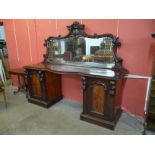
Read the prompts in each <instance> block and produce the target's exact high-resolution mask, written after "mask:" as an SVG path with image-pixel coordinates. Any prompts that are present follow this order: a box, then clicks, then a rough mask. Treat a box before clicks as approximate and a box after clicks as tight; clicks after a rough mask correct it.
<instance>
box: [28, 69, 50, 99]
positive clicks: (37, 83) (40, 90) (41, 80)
mask: <svg viewBox="0 0 155 155" xmlns="http://www.w3.org/2000/svg"><path fill="white" fill-rule="evenodd" d="M28 85H29V86H28V87H29V96H30V98H36V99H39V100H46V99H47V97H46V87H45V73H44V71H38V70H29V71H28Z"/></svg>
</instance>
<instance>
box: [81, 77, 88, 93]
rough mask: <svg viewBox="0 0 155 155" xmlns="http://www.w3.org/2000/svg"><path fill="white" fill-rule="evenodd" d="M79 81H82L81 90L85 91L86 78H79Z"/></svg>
mask: <svg viewBox="0 0 155 155" xmlns="http://www.w3.org/2000/svg"><path fill="white" fill-rule="evenodd" d="M81 80H82V89H83V90H86V88H87V83H88V82H87V78H86V77H82V78H81Z"/></svg>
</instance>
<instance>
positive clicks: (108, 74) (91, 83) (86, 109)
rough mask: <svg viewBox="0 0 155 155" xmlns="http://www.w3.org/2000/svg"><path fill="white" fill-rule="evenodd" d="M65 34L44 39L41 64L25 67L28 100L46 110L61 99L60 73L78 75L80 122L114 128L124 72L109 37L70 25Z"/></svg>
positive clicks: (119, 107)
mask: <svg viewBox="0 0 155 155" xmlns="http://www.w3.org/2000/svg"><path fill="white" fill-rule="evenodd" d="M67 28H68V30H69V34H68V35H66V36H64V37H61V36H58V37H49V38H48V39H47V40H45V44H44V45H45V47H46V48H47V53H46V54H45V55H44V61H43V62H41V63H39V64H35V65H29V66H25V67H24V68H25V79H26V85H27V90H28V101H29V102H31V103H35V104H38V105H40V106H43V107H46V108H48V107H49V106H51V105H52V104H55V103H57V102H58V101H59V100H61V99H62V98H63V95H62V89H61V74H68V75H70V74H77V75H81V80H82V89H83V112H82V113H81V115H80V119H81V120H84V121H87V122H90V123H94V124H97V125H100V126H104V127H107V128H110V129H114V127H115V125H116V123H117V121H118V119H119V117H120V115H121V112H122V109H121V95H122V88H123V85H122V80H123V78H124V75H125V74H126V70H125V69H124V68H123V67H122V59H121V58H120V57H118V56H117V52H116V49H117V47H118V46H120V45H121V43H120V42H119V39H118V38H117V37H114V36H113V35H111V34H103V35H97V34H94V35H92V36H90V35H87V34H86V33H85V32H84V25H81V24H79V23H78V22H74V23H73V24H72V25H71V26H68V27H67Z"/></svg>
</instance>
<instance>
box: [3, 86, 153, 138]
mask: <svg viewBox="0 0 155 155" xmlns="http://www.w3.org/2000/svg"><path fill="white" fill-rule="evenodd" d="M15 89H17V88H16V87H13V86H7V87H6V95H7V101H8V109H7V110H5V108H4V107H3V98H2V97H0V134H1V135H62V134H65V135H73V134H74V135H112V134H115V135H140V134H142V131H143V126H142V124H143V119H142V118H141V117H132V116H130V115H128V114H127V113H123V114H122V116H121V118H120V120H119V122H118V124H117V126H116V128H115V130H114V131H112V130H109V129H106V128H103V127H100V126H97V125H94V124H90V123H87V122H84V121H81V120H80V119H79V118H80V113H81V112H82V104H80V103H76V102H73V101H70V100H67V99H63V100H61V101H60V102H58V103H57V104H55V105H54V106H52V107H51V108H49V109H45V108H42V107H39V106H37V105H34V104H30V103H28V102H27V99H26V97H25V94H24V93H22V92H20V93H18V94H17V95H13V91H14V90H15ZM147 134H154V133H153V132H147Z"/></svg>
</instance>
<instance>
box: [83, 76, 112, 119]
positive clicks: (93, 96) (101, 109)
mask: <svg viewBox="0 0 155 155" xmlns="http://www.w3.org/2000/svg"><path fill="white" fill-rule="evenodd" d="M84 104H85V105H84V108H85V112H86V113H87V114H90V115H92V116H95V117H100V118H104V119H107V120H112V119H113V113H114V94H112V93H111V89H110V81H109V80H103V79H96V78H88V80H87V87H86V89H85V90H84Z"/></svg>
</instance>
